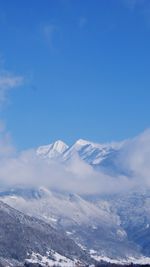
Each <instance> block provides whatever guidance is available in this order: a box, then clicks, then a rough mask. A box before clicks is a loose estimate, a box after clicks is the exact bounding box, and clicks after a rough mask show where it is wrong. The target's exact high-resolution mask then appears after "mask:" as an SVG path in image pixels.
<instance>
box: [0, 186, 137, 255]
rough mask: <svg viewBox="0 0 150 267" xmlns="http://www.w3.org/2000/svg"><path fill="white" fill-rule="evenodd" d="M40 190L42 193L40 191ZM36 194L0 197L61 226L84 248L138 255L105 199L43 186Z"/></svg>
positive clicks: (24, 210)
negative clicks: (89, 197) (91, 198)
mask: <svg viewBox="0 0 150 267" xmlns="http://www.w3.org/2000/svg"><path fill="white" fill-rule="evenodd" d="M41 190H44V191H45V193H44V192H43V193H42V194H41ZM40 194H41V197H39V198H38V199H37V198H33V199H32V198H30V199H28V198H25V197H22V196H21V195H16V194H12V195H10V194H9V195H8V196H3V197H1V199H3V201H4V202H6V203H7V204H10V205H11V206H13V207H15V208H17V209H19V210H20V211H23V212H24V213H27V214H28V215H34V216H35V217H38V218H40V219H43V220H45V221H46V222H48V223H50V224H51V225H52V226H53V227H55V228H56V229H63V230H65V231H66V233H67V235H68V236H69V237H70V238H72V239H73V240H74V241H75V242H76V243H77V244H78V245H80V246H81V247H82V248H84V249H86V250H87V251H90V250H92V249H94V250H95V251H97V253H98V255H103V256H105V257H106V256H107V257H111V258H126V257H129V256H130V257H131V256H134V257H135V256H137V255H139V250H138V247H137V246H136V244H134V243H133V242H131V241H129V240H128V236H127V233H126V231H125V230H124V229H123V227H122V226H121V221H120V217H119V216H118V215H117V213H115V211H114V210H113V209H112V208H111V206H110V203H109V202H108V201H103V200H101V201H100V202H99V203H92V202H90V201H87V200H85V199H83V198H82V197H81V196H78V195H74V194H64V193H60V192H59V193H58V192H50V191H48V190H45V189H40ZM40 194H39V195H40ZM24 195H25V194H24Z"/></svg>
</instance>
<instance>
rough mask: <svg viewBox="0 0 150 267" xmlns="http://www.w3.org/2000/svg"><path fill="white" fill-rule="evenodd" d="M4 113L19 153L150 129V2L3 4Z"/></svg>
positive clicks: (0, 78)
mask: <svg viewBox="0 0 150 267" xmlns="http://www.w3.org/2000/svg"><path fill="white" fill-rule="evenodd" d="M0 37H1V40H0V105H1V107H0V113H1V120H3V121H5V122H6V125H7V129H8V131H9V132H10V133H11V135H12V139H13V141H14V143H15V144H16V146H17V147H18V148H19V149H24V148H28V147H36V146H38V145H41V144H46V143H49V142H52V141H54V140H57V139H62V140H64V141H65V142H66V143H69V144H71V143H73V142H74V141H75V140H76V139H79V138H84V139H89V140H93V141H96V142H107V141H112V140H122V139H126V138H130V137H132V136H135V135H137V134H138V133H139V132H142V131H143V130H144V129H146V128H148V127H149V126H150V1H149V0H108V1H106V0H93V1H91V0H44V1H42V0H30V1H25V0H24V1H20V0H13V1H12V0H7V1H3V0H0Z"/></svg>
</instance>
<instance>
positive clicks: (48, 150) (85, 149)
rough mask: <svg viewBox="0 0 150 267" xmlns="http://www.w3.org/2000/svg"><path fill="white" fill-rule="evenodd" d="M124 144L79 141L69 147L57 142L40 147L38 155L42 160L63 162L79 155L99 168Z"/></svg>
mask: <svg viewBox="0 0 150 267" xmlns="http://www.w3.org/2000/svg"><path fill="white" fill-rule="evenodd" d="M124 143H125V142H118V143H108V144H97V143H94V142H90V141H87V140H83V139H79V140H77V141H76V142H75V143H74V144H73V145H72V146H70V147H69V146H68V145H66V144H65V143H64V142H62V141H56V142H55V143H52V144H50V145H46V146H41V147H39V148H38V149H37V155H39V156H41V157H42V158H50V159H56V158H59V159H60V160H61V161H62V162H66V161H69V160H71V159H72V158H73V157H74V156H75V155H78V156H79V157H80V158H81V159H82V160H84V161H85V162H87V163H88V164H90V165H93V166H97V165H99V164H101V162H102V161H104V160H105V159H107V158H108V157H110V156H111V155H112V154H113V153H114V152H117V151H119V149H120V148H121V147H122V146H123V145H124Z"/></svg>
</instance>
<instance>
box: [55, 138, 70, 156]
mask: <svg viewBox="0 0 150 267" xmlns="http://www.w3.org/2000/svg"><path fill="white" fill-rule="evenodd" d="M52 148H53V149H54V150H56V151H57V152H59V153H63V152H64V151H65V150H66V149H67V148H68V145H67V144H65V143H64V142H63V141H61V140H57V141H55V142H54V143H53V144H52Z"/></svg>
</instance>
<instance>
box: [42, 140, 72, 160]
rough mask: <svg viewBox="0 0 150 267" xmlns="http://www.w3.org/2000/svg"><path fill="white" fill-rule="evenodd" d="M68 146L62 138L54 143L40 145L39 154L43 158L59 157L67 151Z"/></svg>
mask: <svg viewBox="0 0 150 267" xmlns="http://www.w3.org/2000/svg"><path fill="white" fill-rule="evenodd" d="M67 148H68V146H67V145H66V144H65V143H64V142H62V141H61V140H58V141H56V142H55V143H53V144H50V145H45V146H40V147H39V148H38V149H37V155H39V156H41V157H43V158H57V157H59V156H60V155H62V154H63V153H64V151H66V149H67Z"/></svg>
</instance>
